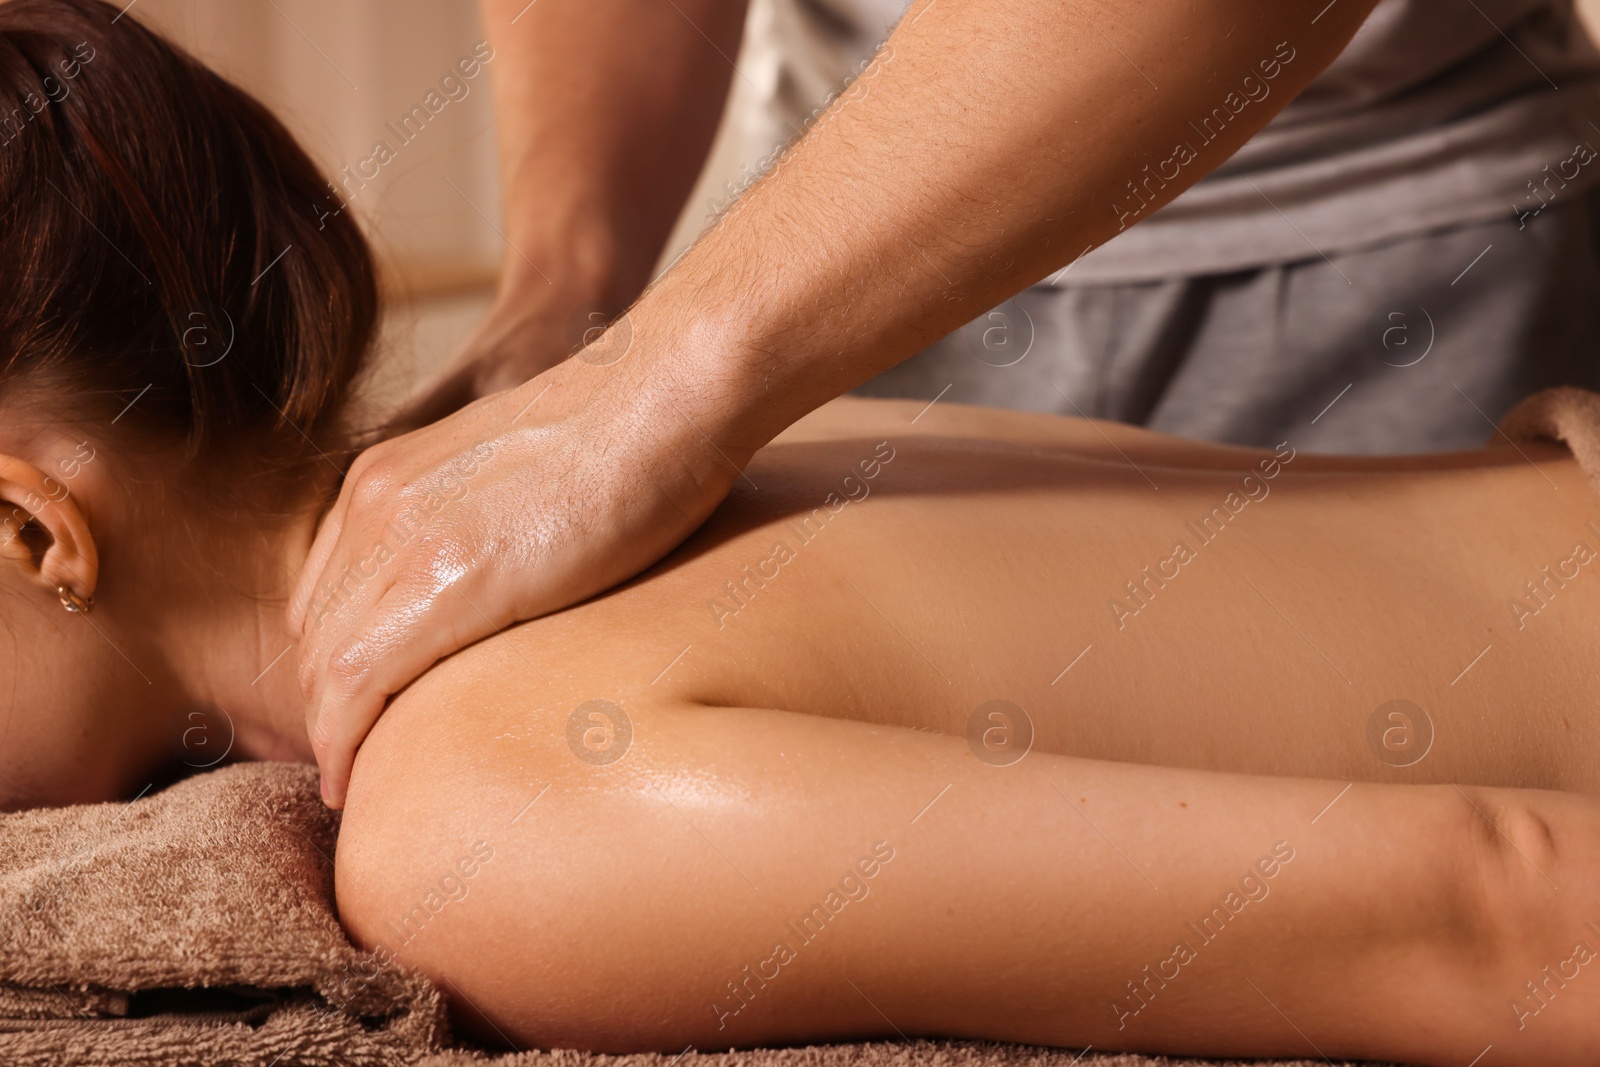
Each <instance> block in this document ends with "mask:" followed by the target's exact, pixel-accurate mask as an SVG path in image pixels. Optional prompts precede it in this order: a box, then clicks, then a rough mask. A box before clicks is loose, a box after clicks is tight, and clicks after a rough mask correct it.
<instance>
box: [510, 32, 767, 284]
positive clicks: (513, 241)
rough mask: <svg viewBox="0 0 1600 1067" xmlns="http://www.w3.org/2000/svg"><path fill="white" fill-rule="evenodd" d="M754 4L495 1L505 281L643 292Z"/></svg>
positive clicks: (696, 168)
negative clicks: (504, 231) (745, 14)
mask: <svg viewBox="0 0 1600 1067" xmlns="http://www.w3.org/2000/svg"><path fill="white" fill-rule="evenodd" d="M745 8H746V2H745V0H673V2H672V3H662V2H660V0H608V2H605V3H591V2H587V0H540V2H538V3H533V4H530V3H529V2H528V0H483V16H484V23H485V28H486V32H487V33H488V36H489V41H490V43H491V44H492V45H493V46H494V48H495V50H496V53H497V54H498V57H499V59H498V61H497V62H496V63H495V64H494V65H493V67H492V68H491V69H492V72H493V76H494V89H495V98H496V108H497V110H498V118H497V133H498V140H499V147H500V170H501V174H500V177H501V182H502V189H503V193H504V210H505V228H506V235H507V237H508V238H509V243H508V247H507V248H506V250H505V256H504V274H503V284H502V289H503V291H504V292H506V293H512V294H517V296H518V299H519V300H528V299H540V298H542V295H543V293H544V292H545V291H547V290H552V289H559V290H561V298H562V299H563V300H568V301H569V302H572V301H576V302H583V301H590V300H592V301H595V302H597V303H601V304H605V305H608V306H612V307H620V306H622V305H625V304H627V303H628V302H630V301H632V300H633V298H634V297H636V296H638V294H639V292H640V290H642V289H643V288H644V285H645V283H646V282H647V281H648V280H649V277H650V272H651V270H652V268H653V267H654V264H655V261H656V258H657V257H658V256H659V255H660V254H661V249H662V247H663V246H664V245H665V243H666V240H667V237H668V235H669V234H670V232H671V230H672V226H673V224H674V222H675V221H676V219H677V216H678V213H679V211H680V210H681V209H682V207H683V203H684V200H685V199H686V198H687V197H688V195H689V190H690V189H691V188H692V187H693V185H694V182H695V179H696V177H697V176H698V175H699V172H700V168H701V166H702V165H703V163H704V161H705V157H706V153H707V151H708V149H709V147H710V145H711V140H712V137H713V135H714V134H715V132H716V128H717V122H718V119H719V118H720V116H721V114H722V108H723V103H724V100H725V99H726V96H727V91H728V84H729V81H730V78H731V77H732V73H733V68H732V66H731V64H730V63H729V62H727V61H726V60H724V59H723V58H722V55H726V56H729V57H732V56H734V55H736V54H737V52H738V48H739V37H740V33H741V29H742V27H743V24H744V12H745ZM719 53H721V55H719ZM524 256H526V257H527V258H524ZM541 272H542V273H541Z"/></svg>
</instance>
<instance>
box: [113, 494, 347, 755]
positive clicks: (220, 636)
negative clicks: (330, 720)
mask: <svg viewBox="0 0 1600 1067" xmlns="http://www.w3.org/2000/svg"><path fill="white" fill-rule="evenodd" d="M323 513H324V509H323V508H321V507H316V508H309V509H302V510H300V511H297V512H296V513H294V514H293V515H291V516H288V517H287V518H280V519H274V520H273V521H272V522H270V523H262V524H254V523H253V524H249V525H246V524H243V523H239V522H234V521H209V520H199V521H196V522H193V523H191V524H188V526H187V527H186V528H187V532H188V536H186V537H183V538H179V539H177V540H175V541H173V542H171V543H169V545H167V546H166V549H165V554H166V555H167V560H166V566H164V567H161V568H160V569H159V572H160V577H159V579H158V580H157V582H158V585H159V588H158V589H149V590H143V591H141V590H138V589H137V588H133V589H114V588H108V589H107V593H108V594H109V595H112V596H117V595H118V594H120V596H118V600H120V601H124V602H125V601H126V600H127V599H129V598H130V594H131V595H132V596H140V594H141V593H143V594H144V595H143V597H141V599H144V602H145V603H146V604H148V605H150V609H149V610H148V611H146V612H127V611H125V610H124V611H119V612H118V615H119V616H121V618H122V619H132V620H137V621H138V622H139V624H140V629H141V631H143V632H142V633H140V634H137V635H130V640H129V643H130V645H131V646H133V647H135V648H140V649H143V650H146V655H147V656H150V657H152V659H151V660H148V661H147V662H152V664H153V666H154V665H155V664H159V666H156V667H154V669H146V670H144V671H142V672H141V673H145V674H147V675H148V680H149V681H150V683H151V684H152V685H153V686H155V691H154V692H152V693H151V696H152V697H154V698H155V700H154V705H155V718H156V720H157V723H158V728H159V729H160V730H162V732H164V733H166V732H168V731H174V732H173V733H171V734H169V736H173V737H176V739H177V740H176V751H177V754H178V759H179V760H180V761H181V762H182V763H183V764H185V765H187V766H189V767H194V768H201V767H208V766H212V765H214V762H213V761H215V762H221V761H222V760H223V759H224V758H231V759H273V760H291V761H305V762H310V761H311V760H312V750H311V746H310V743H309V741H308V738H307V733H306V725H305V715H306V708H307V705H308V702H307V700H306V698H305V696H304V694H302V692H301V690H300V685H299V681H298V671H297V668H298V665H299V649H300V641H299V636H300V635H299V634H298V633H297V632H293V631H291V630H290V629H289V625H288V622H287V620H286V619H285V607H286V605H287V602H288V597H289V593H290V591H291V590H292V589H293V586H294V582H295V580H296V578H297V577H298V574H299V570H300V567H301V564H302V563H303V562H304V560H305V558H306V555H307V553H308V551H309V550H310V546H311V541H312V539H313V537H314V536H315V533H316V527H317V523H318V522H319V521H320V519H321V517H322V515H323ZM112 573H113V572H111V571H109V570H108V572H107V576H108V578H109V577H110V576H111V574H112ZM147 573H148V572H147ZM108 585H109V583H108ZM108 599H109V597H108ZM108 606H109V603H108ZM118 606H119V607H121V604H119V605H118ZM108 614H109V613H108ZM135 665H136V666H138V664H137V663H136V664H135ZM174 720H175V721H174Z"/></svg>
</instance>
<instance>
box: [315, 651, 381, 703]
mask: <svg viewBox="0 0 1600 1067" xmlns="http://www.w3.org/2000/svg"><path fill="white" fill-rule="evenodd" d="M371 669H372V656H371V653H370V652H369V651H368V649H367V646H366V645H365V644H364V643H363V642H360V641H346V642H345V643H344V644H343V645H340V646H339V648H337V649H336V650H335V651H334V653H333V655H331V656H329V657H328V666H327V667H326V668H325V671H326V674H327V677H328V685H329V687H330V688H331V689H333V690H334V691H336V692H338V693H342V694H347V695H348V694H349V693H350V692H352V691H353V690H355V689H356V688H358V687H359V686H360V684H361V683H362V681H364V680H365V678H366V676H367V672H368V671H370V670H371Z"/></svg>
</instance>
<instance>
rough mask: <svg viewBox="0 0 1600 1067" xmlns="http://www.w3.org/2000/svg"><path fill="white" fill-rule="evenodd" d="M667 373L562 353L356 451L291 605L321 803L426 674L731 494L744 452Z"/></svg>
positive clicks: (635, 556)
mask: <svg viewBox="0 0 1600 1067" xmlns="http://www.w3.org/2000/svg"><path fill="white" fill-rule="evenodd" d="M673 384H674V383H673V382H672V380H671V379H670V378H669V377H668V376H666V375H664V374H662V373H660V372H656V373H650V369H649V367H648V366H646V365H644V364H643V362H642V360H641V361H640V365H639V367H638V369H637V370H635V369H631V368H630V367H629V365H628V363H627V362H626V361H623V362H621V363H613V362H610V361H605V360H599V359H597V360H595V361H593V362H590V361H585V360H583V359H575V360H569V361H568V362H567V363H564V364H561V365H560V366H558V367H555V368H554V369H552V370H550V371H548V372H546V373H545V374H543V375H541V376H540V377H538V378H536V379H534V380H533V381H531V382H529V383H527V384H526V385H523V386H519V387H517V388H516V389H512V390H508V391H506V392H503V393H499V394H496V395H494V396H490V397H486V398H484V399H482V400H479V401H477V402H475V403H473V404H471V405H469V406H467V407H466V408H463V409H462V410H461V411H459V412H457V413H456V414H454V415H451V416H450V417H448V418H446V419H444V420H442V421H440V422H438V423H436V424H434V425H432V426H427V427H424V428H423V429H421V430H417V431H415V432H413V433H410V434H407V435H405V436H404V437H400V438H396V439H394V440H392V441H387V442H385V443H383V444H381V445H378V446H376V447H375V448H373V449H370V450H369V451H368V452H366V453H364V454H363V455H362V456H361V457H360V458H359V459H358V460H357V461H356V463H355V464H354V465H353V466H352V468H351V471H350V474H349V476H348V478H347V479H346V483H345V485H344V487H343V489H342V490H341V492H340V495H339V499H338V501H337V502H336V504H335V506H334V508H333V510H332V512H331V513H330V515H329V517H328V519H327V520H326V521H325V523H324V525H323V527H322V529H321V530H320V531H319V532H318V535H317V538H316V540H315V542H314V544H313V546H312V549H311V552H310V554H309V556H308V559H307V561H306V564H305V566H304V569H303V571H302V573H301V575H300V578H299V580H298V581H297V582H296V588H295V592H294V595H293V597H292V600H291V604H290V607H289V615H290V619H291V622H292V623H293V624H294V625H297V626H298V627H299V629H300V632H301V635H302V641H301V646H300V664H299V672H300V673H299V677H300V682H301V687H302V689H303V691H304V692H305V693H306V694H307V696H308V698H309V707H308V710H307V727H308V730H309V733H310V736H311V738H312V741H313V749H314V751H315V753H316V756H317V761H318V764H319V766H320V767H321V768H322V772H323V775H324V779H325V781H326V782H327V784H328V788H329V801H330V803H333V804H335V805H338V804H340V803H342V800H343V796H344V790H345V786H346V784H347V782H348V780H349V775H350V770H351V767H352V764H353V762H354V758H355V753H356V750H357V748H358V747H359V746H360V743H361V741H362V740H363V739H364V738H365V737H366V735H367V733H368V731H369V730H370V729H371V728H372V725H373V723H375V722H376V721H377V719H378V717H379V716H380V715H381V714H382V710H383V708H384V706H385V704H386V703H387V701H388V700H389V698H390V697H391V696H393V695H394V694H395V693H397V692H399V691H400V690H401V689H403V688H405V686H407V685H408V684H410V682H411V681H412V680H413V679H415V678H416V677H417V676H418V675H420V674H422V673H423V672H424V671H426V670H427V669H428V668H429V667H430V666H432V665H433V664H434V663H436V662H437V661H438V660H439V659H441V658H443V657H445V656H448V655H450V654H451V653H453V652H455V651H456V650H458V649H460V648H462V647H463V646H465V645H467V644H470V643H471V642H473V641H476V640H478V639H480V638H482V637H485V636H488V635H489V634H492V633H494V632H496V631H497V630H500V629H503V628H504V627H505V626H507V625H510V624H511V623H514V622H516V621H517V620H520V619H528V618H532V617H534V616H537V615H542V614H545V613H546V612H550V611H555V610H558V609H560V608H563V607H566V606H568V605H570V604H573V603H576V602H577V601H579V600H582V599H585V598H587V597H589V596H592V595H594V594H595V593H598V592H601V591H603V590H605V589H607V588H609V587H610V586H612V585H615V584H617V583H618V582H621V581H623V580H625V579H627V578H630V577H632V576H633V575H634V574H637V573H638V572H639V571H641V570H643V569H644V568H645V567H648V566H649V565H650V564H651V563H654V562H655V561H656V560H657V559H660V558H661V556H663V555H665V554H666V553H667V552H669V551H671V549H672V548H673V547H675V546H676V545H677V544H678V543H679V542H680V541H681V540H682V539H683V538H684V537H686V536H687V535H688V534H689V533H690V532H692V531H693V530H694V528H695V527H697V526H698V525H699V524H700V523H701V522H703V521H704V519H705V517H706V516H707V515H709V514H710V512H711V510H712V509H713V508H714V507H715V506H716V505H717V503H718V502H720V501H721V499H722V497H723V496H725V495H726V493H727V491H728V489H729V488H730V487H731V485H732V483H733V479H734V477H736V475H737V470H738V468H737V466H736V465H735V464H734V463H733V461H732V460H731V459H730V458H729V457H730V455H739V456H740V462H743V461H744V460H746V459H748V458H749V456H748V452H745V453H740V452H739V450H738V449H737V447H736V446H735V445H733V444H732V443H729V442H724V444H723V445H716V444H714V443H713V442H712V438H711V436H710V434H713V433H716V432H718V425H717V414H716V412H715V410H712V409H710V408H709V406H707V405H704V404H702V405H701V406H699V407H691V405H695V404H696V403H698V401H697V398H696V397H695V396H694V395H692V394H691V395H687V396H686V395H684V391H682V390H679V391H674V389H673ZM686 409H687V410H686ZM690 413H692V416H693V417H692V418H691V415H690Z"/></svg>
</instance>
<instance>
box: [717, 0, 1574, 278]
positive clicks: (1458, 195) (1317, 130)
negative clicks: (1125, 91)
mask: <svg viewBox="0 0 1600 1067" xmlns="http://www.w3.org/2000/svg"><path fill="white" fill-rule="evenodd" d="M905 6H906V5H905V3H904V0H753V4H752V8H751V14H750V19H749V22H748V23H747V28H746V39H745V49H744V52H743V53H742V55H741V58H740V63H739V66H740V75H741V76H740V77H739V78H737V79H736V80H735V91H734V94H733V100H732V101H731V103H730V108H731V109H732V112H731V114H730V116H729V118H730V126H729V130H730V133H731V135H732V137H733V139H734V140H735V142H736V144H737V147H736V148H735V149H734V151H733V153H732V157H737V161H738V163H739V169H738V171H735V172H733V173H729V174H728V179H727V181H726V182H725V187H726V188H728V189H732V188H735V187H737V185H738V184H739V181H740V176H739V171H742V172H743V174H745V175H748V174H749V173H751V172H753V171H754V170H755V169H756V168H757V167H758V166H759V165H760V162H761V160H762V159H764V158H766V157H768V156H769V155H770V153H771V152H772V151H773V150H774V149H775V148H776V147H777V146H779V145H782V144H784V143H786V142H788V141H790V140H792V139H793V137H794V136H795V134H796V133H797V132H798V131H799V130H800V129H801V128H802V127H803V126H804V123H805V121H806V119H807V117H808V116H809V115H811V114H812V113H813V112H814V111H815V110H816V109H817V108H818V107H819V106H820V105H821V104H822V103H823V101H824V100H825V99H826V98H827V96H828V94H829V93H832V92H835V91H837V90H838V89H839V88H840V86H841V85H842V84H843V83H844V82H845V81H846V80H847V79H848V78H850V77H851V76H852V75H853V74H855V73H856V72H857V71H859V70H860V69H861V67H862V65H863V64H864V63H865V62H866V61H867V59H869V58H870V57H871V55H872V53H873V52H874V51H875V50H876V48H877V46H878V45H879V44H880V43H881V42H882V40H883V39H884V37H886V36H887V34H888V32H889V30H890V29H891V28H892V27H893V25H894V23H895V22H896V21H897V20H898V18H899V17H900V14H901V12H902V11H903V9H904V7H905ZM1286 57H1288V58H1286ZM1295 58H1299V52H1298V51H1297V50H1296V49H1295V48H1294V44H1293V42H1292V41H1290V42H1286V43H1285V45H1284V46H1282V47H1281V48H1280V50H1278V51H1277V52H1276V53H1275V54H1274V55H1268V56H1263V57H1261V60H1262V62H1261V64H1260V66H1259V68H1258V69H1255V70H1252V71H1240V72H1238V73H1239V77H1238V78H1236V79H1234V80H1235V81H1237V82H1238V85H1237V86H1235V87H1234V90H1233V91H1232V92H1231V93H1230V92H1228V91H1226V87H1224V90H1223V91H1222V92H1221V95H1220V96H1219V99H1218V100H1217V101H1216V106H1215V108H1213V109H1212V110H1210V111H1204V110H1198V109H1197V112H1196V114H1195V116H1194V118H1193V121H1192V123H1191V129H1193V130H1194V131H1195V135H1194V138H1193V140H1192V141H1190V142H1188V143H1187V144H1186V145H1183V146H1174V152H1173V155H1172V156H1169V157H1167V158H1165V159H1157V160H1154V161H1150V162H1151V164H1152V166H1153V167H1154V168H1155V170H1154V171H1146V170H1143V169H1141V170H1139V171H1137V172H1131V173H1130V174H1129V179H1130V184H1129V187H1128V188H1127V189H1126V190H1124V191H1123V195H1122V196H1121V197H1120V198H1119V200H1118V201H1117V202H1115V203H1109V204H1107V205H1106V206H1105V208H1104V210H1106V211H1107V212H1108V213H1109V214H1110V215H1111V216H1112V217H1113V218H1119V219H1121V220H1123V221H1124V222H1125V223H1126V224H1127V228H1126V229H1125V230H1124V231H1123V232H1121V233H1120V234H1118V236H1117V237H1116V238H1115V239H1114V240H1112V241H1110V242H1108V243H1107V244H1105V245H1103V246H1101V247H1100V248H1097V249H1095V250H1094V251H1093V252H1091V253H1089V254H1088V255H1086V256H1084V257H1083V258H1082V259H1081V260H1079V261H1078V262H1077V263H1076V264H1073V265H1072V266H1071V267H1070V269H1068V270H1066V271H1065V272H1064V273H1063V272H1058V273H1057V274H1056V275H1054V276H1053V277H1052V278H1050V279H1048V280H1047V284H1055V285H1083V284H1105V283H1115V282H1137V281H1146V280H1153V279H1156V278H1163V277H1173V276H1181V275H1195V274H1214V273H1222V272H1227V271H1235V270H1243V269H1249V268H1252V267H1259V266H1263V265H1266V264H1271V263H1282V262H1292V261H1294V260H1300V259H1306V258H1310V257H1315V256H1318V255H1331V254H1333V253H1335V252H1339V251H1343V250H1348V249H1352V248H1359V247H1364V246H1369V245H1373V244H1376V243H1380V242H1383V241H1388V240H1394V239H1397V238H1403V237H1407V236H1411V235H1415V234H1418V233H1423V232H1426V231H1428V230H1433V229H1438V228H1443V227H1448V226H1452V225H1457V224H1460V223H1467V222H1474V221H1481V220H1484V219H1489V218H1493V217H1510V218H1515V217H1517V215H1518V214H1519V213H1521V214H1523V215H1524V217H1531V216H1528V215H1527V213H1528V212H1534V211H1537V210H1538V209H1539V208H1540V207H1541V205H1543V204H1546V203H1555V202H1559V201H1562V200H1565V199H1570V198H1574V197H1576V196H1577V195H1578V194H1579V193H1581V192H1582V191H1584V190H1585V189H1587V188H1589V187H1591V186H1593V185H1594V184H1596V183H1597V182H1600V160H1597V159H1596V148H1600V125H1596V123H1600V54H1597V53H1596V51H1595V49H1594V47H1593V46H1592V45H1591V43H1590V41H1589V38H1588V35H1587V34H1586V33H1585V31H1584V29H1583V27H1582V25H1581V24H1580V23H1579V22H1578V20H1577V17H1576V14H1575V12H1574V10H1573V6H1572V0H1381V2H1380V3H1379V4H1378V6H1377V8H1376V9H1375V10H1374V11H1373V13H1372V15H1371V17H1370V18H1369V19H1368V20H1367V22H1366V24H1365V25H1364V26H1363V27H1362V28H1361V30H1360V31H1359V32H1358V33H1357V34H1356V36H1355V38H1354V40H1352V41H1351V43H1350V45H1349V46H1348V47H1347V48H1346V49H1345V51H1344V52H1343V53H1342V54H1341V55H1340V56H1339V58H1338V59H1336V60H1335V61H1334V63H1333V64H1332V65H1331V66H1330V67H1329V68H1328V69H1327V70H1325V71H1324V72H1323V73H1322V74H1321V75H1320V76H1319V77H1318V78H1316V80H1315V81H1313V82H1312V83H1311V85H1310V86H1308V87H1307V88H1306V90H1305V91H1304V92H1302V93H1301V94H1300V96H1299V97H1297V98H1296V99H1295V100H1294V101H1292V102H1291V103H1290V104H1289V105H1288V106H1287V107H1285V108H1284V109H1283V111H1281V112H1280V113H1279V114H1278V115H1277V117H1275V118H1274V119H1273V120H1272V122H1270V123H1269V124H1268V125H1267V126H1266V127H1265V128H1264V129H1262V130H1261V132H1259V133H1258V134H1257V135H1256V136H1255V137H1254V138H1253V139H1252V140H1251V141H1250V142H1249V143H1248V144H1247V145H1245V147H1244V148H1243V149H1241V150H1240V151H1239V152H1238V153H1236V154H1235V155H1234V156H1233V157H1232V158H1231V159H1229V160H1227V161H1226V162H1224V163H1223V164H1222V165H1221V166H1220V167H1218V168H1217V169H1216V170H1215V171H1214V172H1213V173H1211V174H1210V175H1208V176H1207V177H1206V178H1204V179H1202V180H1201V181H1200V182H1198V183H1196V184H1195V185H1194V186H1192V187H1191V188H1190V189H1188V190H1187V191H1186V192H1184V193H1183V194H1182V195H1181V196H1179V197H1178V198H1177V199H1176V200H1174V201H1173V202H1172V203H1171V204H1169V205H1167V206H1166V207H1164V208H1162V209H1161V210H1159V211H1153V212H1148V213H1146V212H1145V211H1144V210H1143V204H1144V200H1143V198H1142V197H1141V193H1140V188H1141V187H1142V188H1143V189H1144V190H1151V189H1154V188H1155V187H1156V184H1155V183H1156V182H1158V181H1159V174H1160V173H1161V172H1163V171H1164V172H1165V173H1167V174H1168V175H1169V176H1170V175H1171V174H1174V173H1177V172H1178V171H1179V170H1181V168H1182V167H1183V166H1184V165H1186V164H1188V163H1189V162H1190V160H1189V159H1188V158H1187V156H1186V152H1185V150H1187V152H1190V153H1193V154H1194V156H1195V157H1196V158H1197V159H1201V160H1203V159H1205V155H1204V153H1205V146H1206V144H1207V143H1208V138H1209V137H1214V136H1215V135H1216V133H1217V132H1218V130H1219V129H1220V127H1221V126H1222V125H1224V124H1225V123H1226V122H1228V121H1230V120H1231V119H1232V117H1233V116H1235V115H1239V114H1241V113H1242V112H1243V110H1244V109H1245V108H1248V107H1252V106H1259V104H1260V102H1261V101H1263V100H1264V99H1266V98H1267V97H1268V96H1269V95H1270V94H1271V92H1272V91H1273V86H1272V83H1271V79H1270V78H1269V77H1267V75H1268V73H1269V72H1271V73H1273V76H1276V75H1277V74H1281V72H1282V68H1283V66H1284V65H1286V64H1292V63H1293V62H1294V60H1295ZM1301 62H1304V60H1303V59H1301ZM1590 146H1595V147H1590ZM730 158H731V157H730ZM1202 165H1209V163H1206V164H1202ZM1141 166H1142V165H1141ZM724 167H725V169H726V163H725V164H724ZM1153 175H1154V177H1153Z"/></svg>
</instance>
